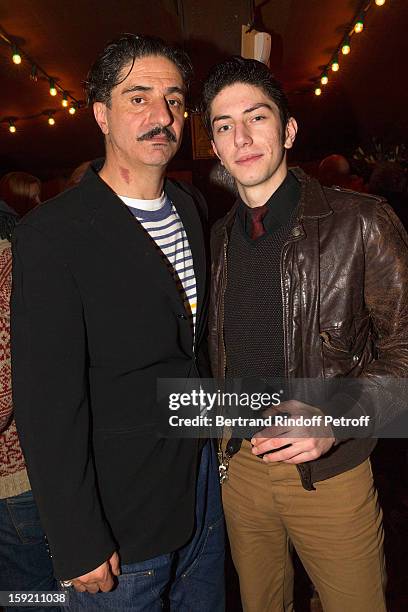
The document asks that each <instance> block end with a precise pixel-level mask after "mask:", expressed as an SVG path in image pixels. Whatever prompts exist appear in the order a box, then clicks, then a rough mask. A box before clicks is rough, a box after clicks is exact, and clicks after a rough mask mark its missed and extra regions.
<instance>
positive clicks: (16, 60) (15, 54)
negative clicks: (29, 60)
mask: <svg viewBox="0 0 408 612" xmlns="http://www.w3.org/2000/svg"><path fill="white" fill-rule="evenodd" d="M12 59H13V62H14V63H15V64H21V55H20V53H19V50H18V49H17V47H16V45H13V56H12Z"/></svg>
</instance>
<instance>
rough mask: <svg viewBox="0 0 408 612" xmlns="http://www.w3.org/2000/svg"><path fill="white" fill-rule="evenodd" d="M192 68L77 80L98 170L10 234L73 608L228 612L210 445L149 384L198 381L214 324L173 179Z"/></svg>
mask: <svg viewBox="0 0 408 612" xmlns="http://www.w3.org/2000/svg"><path fill="white" fill-rule="evenodd" d="M190 73H191V65H190V62H189V59H188V58H187V56H186V55H185V54H184V53H183V52H182V51H180V50H177V49H174V48H172V47H169V46H167V45H166V44H164V43H163V42H162V41H160V40H158V39H155V38H150V37H143V36H136V35H132V34H126V35H123V36H122V37H121V38H119V39H117V40H115V41H113V42H112V43H110V44H109V45H108V46H107V47H106V48H105V49H104V51H103V52H102V54H101V55H100V57H99V58H98V59H97V61H96V62H95V64H94V66H93V67H92V68H91V71H90V73H89V75H88V82H87V91H88V99H89V103H90V104H91V105H93V111H94V115H95V118H96V121H97V123H98V125H99V127H100V129H101V131H102V133H103V134H104V137H105V148H106V158H105V160H102V161H99V162H95V163H93V164H92V165H91V167H90V168H89V170H88V171H87V172H86V174H85V176H84V177H83V179H82V180H81V182H80V183H79V184H78V185H77V186H75V187H73V188H72V189H70V190H68V191H66V192H64V193H62V194H60V195H59V196H58V197H57V198H55V199H54V200H52V201H50V202H48V203H46V204H44V205H43V206H41V207H40V208H39V209H37V210H36V211H34V212H33V213H32V214H31V215H29V216H27V217H26V218H25V219H24V221H23V222H22V223H21V224H20V225H19V227H18V228H17V230H16V233H15V237H14V266H15V268H14V290H13V299H12V308H13V310H12V333H13V336H12V349H13V375H14V383H13V384H14V388H13V390H14V398H15V410H16V420H17V425H18V429H19V433H20V436H21V441H22V446H23V449H24V453H25V456H26V459H27V465H28V471H29V475H30V480H31V482H32V486H33V491H34V494H35V497H36V500H37V502H38V507H39V511H40V515H41V520H42V523H43V526H44V530H45V532H46V534H47V537H48V540H49V544H50V549H51V554H52V559H53V563H54V567H55V572H56V575H57V577H58V578H60V579H62V580H63V583H64V585H65V586H66V587H67V588H69V587H70V586H73V587H74V589H75V590H74V589H72V588H70V593H71V608H72V609H82V608H84V609H86V610H93V609H100V610H137V611H141V610H149V611H150V610H160V609H162V604H163V598H164V596H166V599H167V600H168V601H169V602H170V606H171V609H175V610H177V611H179V610H185V611H186V612H187V611H190V610H193V609H194V610H202V611H203V612H204V611H208V610H220V611H221V610H223V518H222V511H221V503H220V499H219V491H218V487H217V484H218V483H217V482H216V477H215V475H216V466H215V462H214V457H213V452H212V447H211V446H210V445H209V444H205V445H204V446H203V444H201V443H200V442H199V441H197V440H176V439H164V438H160V437H159V435H158V424H159V423H160V422H161V419H162V416H163V415H162V414H161V409H160V407H159V403H158V400H157V391H156V384H157V379H158V378H162V377H165V378H178V377H181V378H185V377H189V376H193V377H197V376H198V375H199V369H198V368H200V363H202V360H201V354H200V353H201V351H200V347H201V342H202V339H203V336H204V331H205V327H206V312H205V310H206V264H205V261H206V260H205V252H204V244H203V230H202V225H201V217H202V216H203V215H205V204H204V202H203V200H202V196H201V195H200V194H199V193H198V192H197V191H196V190H195V189H193V188H192V187H191V186H190V187H188V186H186V185H178V184H175V183H172V182H170V181H166V180H165V171H166V166H167V164H168V162H169V161H170V160H171V159H172V157H173V156H174V155H175V153H176V152H177V150H178V148H179V146H180V142H181V138H182V131H183V122H184V118H183V115H184V110H185V96H186V89H187V85H188V81H189V78H190ZM197 364H198V365H197ZM203 365H205V364H203ZM116 577H117V578H116ZM117 579H118V582H119V584H118V586H117V588H115V589H114V590H112V589H113V587H114V585H115V583H116V582H117ZM98 591H101V592H98Z"/></svg>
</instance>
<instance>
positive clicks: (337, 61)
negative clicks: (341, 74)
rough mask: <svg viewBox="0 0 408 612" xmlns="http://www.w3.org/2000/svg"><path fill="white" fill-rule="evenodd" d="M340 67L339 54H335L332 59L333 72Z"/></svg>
mask: <svg viewBox="0 0 408 612" xmlns="http://www.w3.org/2000/svg"><path fill="white" fill-rule="evenodd" d="M339 68H340V64H339V58H338V57H337V55H335V56H334V58H333V61H332V65H331V69H332V70H333V72H337V71H338V70H339Z"/></svg>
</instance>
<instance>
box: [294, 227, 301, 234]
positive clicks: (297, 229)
mask: <svg viewBox="0 0 408 612" xmlns="http://www.w3.org/2000/svg"><path fill="white" fill-rule="evenodd" d="M301 233H302V230H301V229H300V227H294V228H293V230H292V236H300V234H301Z"/></svg>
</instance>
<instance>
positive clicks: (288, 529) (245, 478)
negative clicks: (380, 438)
mask: <svg viewBox="0 0 408 612" xmlns="http://www.w3.org/2000/svg"><path fill="white" fill-rule="evenodd" d="M250 449H251V445H250V443H249V442H247V441H244V442H243V445H242V448H241V450H240V452H239V453H238V454H237V455H235V456H234V457H233V458H232V459H231V461H230V467H229V479H228V481H227V482H226V483H224V484H223V485H222V493H223V503H224V511H225V517H226V521H227V529H228V535H229V539H230V544H231V551H232V558H233V561H234V564H235V567H236V569H237V571H238V574H239V579H240V589H241V598H242V604H243V608H244V610H245V612H281V611H283V610H285V611H286V612H290V611H292V610H293V599H292V598H293V596H292V593H293V571H292V566H291V561H290V554H289V553H288V551H289V548H290V543H293V545H294V547H295V548H296V551H297V553H298V555H299V557H300V559H301V561H302V563H303V566H304V568H305V569H306V571H307V573H308V574H309V576H310V578H311V580H312V581H313V583H314V585H315V587H316V589H317V591H318V593H319V597H320V600H321V602H322V605H323V609H324V610H325V612H384V611H385V610H386V606H385V598H384V588H385V580H386V576H385V564H384V554H383V539H384V534H383V528H382V512H381V509H380V507H379V505H378V500H377V492H376V490H375V488H374V486H373V479H372V473H371V466H370V462H369V460H367V461H364V462H363V463H362V464H361V465H359V466H357V467H356V468H353V469H352V470H349V471H347V472H344V473H343V474H340V475H338V476H334V477H333V478H329V479H328V480H324V481H321V482H318V483H316V484H315V487H316V490H315V491H306V490H305V489H303V487H302V485H301V482H300V477H299V474H298V471H297V469H296V467H295V466H294V465H289V464H286V463H272V464H266V463H264V462H263V461H262V460H261V459H259V458H257V457H255V456H253V455H252V453H251V450H250Z"/></svg>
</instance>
